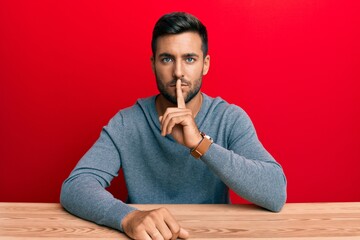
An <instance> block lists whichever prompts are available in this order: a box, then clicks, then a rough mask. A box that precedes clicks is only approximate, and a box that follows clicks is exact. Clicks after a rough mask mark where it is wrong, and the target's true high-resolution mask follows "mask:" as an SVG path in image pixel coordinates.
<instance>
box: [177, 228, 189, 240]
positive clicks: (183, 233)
mask: <svg viewBox="0 0 360 240" xmlns="http://www.w3.org/2000/svg"><path fill="white" fill-rule="evenodd" d="M189 236H190V234H189V232H188V231H186V230H185V229H183V228H180V233H179V238H182V239H186V238H189Z"/></svg>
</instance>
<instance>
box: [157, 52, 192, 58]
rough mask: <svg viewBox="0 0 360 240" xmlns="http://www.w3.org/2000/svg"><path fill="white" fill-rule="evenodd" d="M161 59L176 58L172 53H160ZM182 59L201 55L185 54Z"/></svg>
mask: <svg viewBox="0 0 360 240" xmlns="http://www.w3.org/2000/svg"><path fill="white" fill-rule="evenodd" d="M159 57H172V58H174V57H175V56H174V55H172V54H170V53H166V52H165V53H160V54H159ZM182 57H199V55H198V54H196V53H185V54H183V55H182Z"/></svg>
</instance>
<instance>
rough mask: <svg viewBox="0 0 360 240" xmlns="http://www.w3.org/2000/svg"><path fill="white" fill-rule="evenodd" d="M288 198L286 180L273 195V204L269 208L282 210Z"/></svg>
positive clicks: (276, 210) (274, 210)
mask: <svg viewBox="0 0 360 240" xmlns="http://www.w3.org/2000/svg"><path fill="white" fill-rule="evenodd" d="M286 198H287V193H286V181H284V184H283V185H282V186H281V187H279V188H278V191H276V193H275V194H274V195H273V197H272V201H270V202H271V204H270V206H269V207H268V208H267V209H268V210H270V211H272V212H275V213H277V212H280V211H281V210H282V208H283V207H284V205H285V203H286Z"/></svg>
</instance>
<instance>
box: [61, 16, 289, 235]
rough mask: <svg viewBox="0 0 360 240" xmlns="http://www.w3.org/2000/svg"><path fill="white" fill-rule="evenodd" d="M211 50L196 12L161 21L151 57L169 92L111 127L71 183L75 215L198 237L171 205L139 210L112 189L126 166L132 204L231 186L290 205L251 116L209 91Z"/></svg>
mask: <svg viewBox="0 0 360 240" xmlns="http://www.w3.org/2000/svg"><path fill="white" fill-rule="evenodd" d="M207 51H208V43H207V32H206V28H205V26H204V25H203V24H202V23H201V22H200V21H199V20H198V19H197V18H195V17H194V16H192V15H190V14H187V13H179V12H176V13H171V14H167V15H164V16H163V17H161V18H160V19H159V20H158V22H157V23H156V25H155V28H154V31H153V38H152V52H153V56H152V58H151V61H152V68H153V71H154V73H155V77H156V83H157V86H158V89H159V92H160V94H159V95H157V96H153V97H150V98H146V99H139V100H138V101H137V103H136V104H135V105H134V106H132V107H130V108H127V109H124V110H121V111H120V112H119V113H118V114H117V115H115V116H114V118H113V119H111V121H110V122H109V124H108V125H107V126H106V127H104V128H103V130H102V132H101V135H100V137H99V139H98V140H97V141H96V143H95V144H94V145H93V146H92V147H91V149H90V150H89V151H88V152H87V153H86V154H85V155H84V157H83V158H82V159H81V160H80V162H79V163H78V164H77V166H76V167H75V169H74V170H73V172H72V173H71V174H70V176H69V178H68V179H66V180H65V182H64V184H63V187H62V192H61V203H62V205H63V206H64V207H65V208H66V209H67V210H68V211H70V212H71V213H73V214H75V215H77V216H80V217H82V218H85V219H88V220H91V221H94V222H96V223H98V224H102V225H106V226H109V227H112V228H115V229H118V230H120V231H123V232H125V233H126V234H127V235H128V236H129V237H131V238H134V239H176V238H178V237H179V238H187V237H189V233H188V232H187V231H186V230H185V229H183V228H181V226H180V225H179V224H178V223H177V222H176V220H175V219H174V217H173V216H172V215H171V213H170V212H169V211H168V210H166V209H164V208H161V209H154V210H152V211H139V210H137V209H134V208H133V207H131V206H129V205H127V204H126V203H124V202H122V201H120V200H117V199H115V198H113V196H112V195H111V194H110V193H108V192H107V191H106V190H105V189H104V188H105V187H107V186H109V184H110V182H111V180H112V179H113V177H115V176H117V174H118V171H119V169H120V168H122V169H123V172H124V177H125V181H126V184H127V188H128V200H127V203H229V194H228V190H229V188H230V189H233V190H234V191H235V192H236V193H237V194H239V195H240V196H242V197H244V198H245V199H247V200H249V201H251V202H253V203H255V204H257V205H259V206H262V207H264V208H266V209H269V210H271V211H280V210H281V208H282V206H283V205H284V203H285V200H286V179H285V176H284V173H283V171H282V168H281V166H280V165H279V164H278V163H277V162H276V161H275V160H274V159H273V158H272V156H271V155H270V154H269V153H268V152H267V151H266V150H265V149H264V147H263V146H262V145H261V143H260V142H259V140H258V138H257V136H256V133H255V129H254V127H253V125H252V123H251V121H250V119H249V117H248V116H247V114H246V113H245V112H244V111H243V110H242V109H241V108H239V107H237V106H235V105H230V104H228V103H226V102H225V101H224V100H222V99H221V98H215V99H214V98H211V97H209V96H207V95H206V94H204V93H201V91H200V88H201V83H202V77H203V76H204V75H206V74H207V72H208V70H209V67H210V56H209V55H208V54H207ZM209 136H211V138H212V139H211V138H210V137H209Z"/></svg>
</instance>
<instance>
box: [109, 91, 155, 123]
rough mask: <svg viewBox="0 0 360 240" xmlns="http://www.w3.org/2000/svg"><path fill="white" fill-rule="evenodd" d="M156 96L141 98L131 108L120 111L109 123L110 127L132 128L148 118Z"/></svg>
mask: <svg viewBox="0 0 360 240" xmlns="http://www.w3.org/2000/svg"><path fill="white" fill-rule="evenodd" d="M154 98H155V96H152V97H148V98H140V99H138V100H137V101H136V103H135V104H134V105H132V106H130V107H127V108H123V109H121V110H119V111H118V112H117V113H116V114H115V116H114V117H113V118H112V119H111V120H110V121H109V124H108V126H117V127H119V126H127V127H128V126H131V125H134V124H136V123H138V122H140V121H141V120H142V119H145V118H146V115H147V114H146V112H147V111H150V110H149V109H151V104H152V103H153V102H154Z"/></svg>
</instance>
